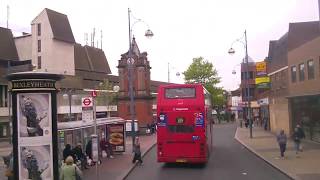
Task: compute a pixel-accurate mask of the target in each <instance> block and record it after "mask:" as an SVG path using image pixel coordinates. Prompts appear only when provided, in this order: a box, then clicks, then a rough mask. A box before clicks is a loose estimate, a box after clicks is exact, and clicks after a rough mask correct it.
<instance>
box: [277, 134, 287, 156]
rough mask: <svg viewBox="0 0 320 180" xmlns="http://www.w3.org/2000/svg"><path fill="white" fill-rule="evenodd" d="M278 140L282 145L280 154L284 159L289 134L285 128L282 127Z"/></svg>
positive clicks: (280, 145)
mask: <svg viewBox="0 0 320 180" xmlns="http://www.w3.org/2000/svg"><path fill="white" fill-rule="evenodd" d="M277 142H278V144H279V147H280V156H281V158H282V159H284V152H285V151H286V146H287V135H286V134H285V133H284V130H283V129H281V130H280V133H279V134H278V135H277Z"/></svg>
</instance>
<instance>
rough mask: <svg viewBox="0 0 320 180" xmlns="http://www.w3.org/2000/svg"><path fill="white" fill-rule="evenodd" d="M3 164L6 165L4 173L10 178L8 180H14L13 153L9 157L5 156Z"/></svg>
mask: <svg viewBox="0 0 320 180" xmlns="http://www.w3.org/2000/svg"><path fill="white" fill-rule="evenodd" d="M2 158H3V162H4V164H5V165H6V170H5V172H4V175H5V176H6V177H8V180H13V179H14V174H13V154H12V152H11V153H10V154H9V155H8V156H4V157H2Z"/></svg>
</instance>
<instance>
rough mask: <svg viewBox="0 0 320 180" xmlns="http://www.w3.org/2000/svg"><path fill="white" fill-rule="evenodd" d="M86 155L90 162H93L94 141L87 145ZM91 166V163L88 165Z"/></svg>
mask: <svg viewBox="0 0 320 180" xmlns="http://www.w3.org/2000/svg"><path fill="white" fill-rule="evenodd" d="M86 155H87V156H88V162H92V140H89V141H88V143H87V145H86ZM87 164H89V165H90V164H91V163H87Z"/></svg>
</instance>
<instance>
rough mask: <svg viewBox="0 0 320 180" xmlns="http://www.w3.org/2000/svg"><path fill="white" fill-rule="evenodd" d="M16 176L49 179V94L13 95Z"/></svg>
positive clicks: (50, 134)
mask: <svg viewBox="0 0 320 180" xmlns="http://www.w3.org/2000/svg"><path fill="white" fill-rule="evenodd" d="M17 130H18V159H19V179H22V180H29V179H37V180H52V179H53V159H52V157H53V155H52V115H51V94H50V93H19V94H17Z"/></svg>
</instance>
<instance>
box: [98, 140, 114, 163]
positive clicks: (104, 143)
mask: <svg viewBox="0 0 320 180" xmlns="http://www.w3.org/2000/svg"><path fill="white" fill-rule="evenodd" d="M99 144H100V149H101V155H102V154H103V152H105V153H106V154H107V157H108V158H111V159H112V158H113V151H112V145H111V144H110V138H108V140H106V138H105V137H103V138H102V139H101V141H100V143H99Z"/></svg>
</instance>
